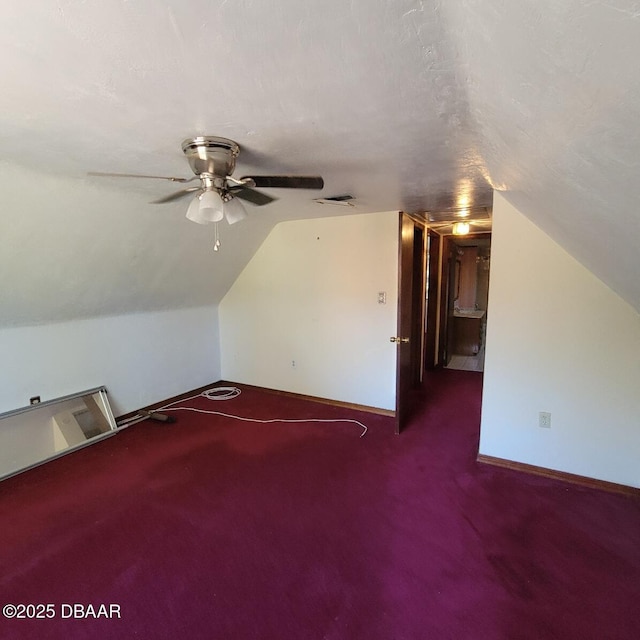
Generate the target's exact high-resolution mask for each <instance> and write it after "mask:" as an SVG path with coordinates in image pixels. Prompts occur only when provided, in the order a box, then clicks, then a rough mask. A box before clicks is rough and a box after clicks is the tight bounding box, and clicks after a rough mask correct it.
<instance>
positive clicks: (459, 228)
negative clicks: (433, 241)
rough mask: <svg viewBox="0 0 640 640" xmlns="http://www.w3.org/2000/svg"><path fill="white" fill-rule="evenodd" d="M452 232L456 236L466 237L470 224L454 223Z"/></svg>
mask: <svg viewBox="0 0 640 640" xmlns="http://www.w3.org/2000/svg"><path fill="white" fill-rule="evenodd" d="M452 232H453V235H454V236H466V235H467V234H468V233H469V223H468V222H456V223H454V225H453V229H452Z"/></svg>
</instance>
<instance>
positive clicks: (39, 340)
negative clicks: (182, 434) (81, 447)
mask: <svg viewBox="0 0 640 640" xmlns="http://www.w3.org/2000/svg"><path fill="white" fill-rule="evenodd" d="M217 315H218V314H217V307H213V306H209V307H199V308H193V309H183V310H177V311H175V310H174V311H162V312H153V313H142V314H133V315H122V316H114V317H101V318H93V319H84V320H75V321H70V322H64V323H59V324H49V325H38V326H28V327H15V328H9V329H2V330H0V361H1V362H3V364H4V373H3V376H2V377H3V381H2V385H1V386H0V412H4V411H9V410H12V409H17V408H19V407H23V406H26V405H28V404H29V398H30V397H32V396H36V395H39V396H40V397H41V399H42V400H43V401H44V400H49V399H51V398H57V397H60V396H64V395H68V394H71V393H75V392H78V391H84V390H86V389H90V388H93V387H98V386H101V385H105V386H106V387H107V391H108V394H109V402H110V403H111V407H112V409H113V412H114V414H115V415H122V414H123V413H127V412H129V411H133V410H135V409H139V408H140V407H143V406H146V405H149V404H152V403H153V402H157V401H160V400H163V399H165V398H168V397H171V396H174V395H177V394H180V393H184V392H185V391H188V390H190V389H194V388H197V387H201V386H203V385H206V384H208V383H211V382H216V381H218V380H219V379H220V354H219V349H218V344H219V335H218V318H217ZM8 363H10V365H9V364H8Z"/></svg>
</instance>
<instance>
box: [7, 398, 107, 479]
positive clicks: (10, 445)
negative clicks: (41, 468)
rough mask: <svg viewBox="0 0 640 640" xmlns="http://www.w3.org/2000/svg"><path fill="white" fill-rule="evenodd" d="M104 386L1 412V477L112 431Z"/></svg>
mask: <svg viewBox="0 0 640 640" xmlns="http://www.w3.org/2000/svg"><path fill="white" fill-rule="evenodd" d="M116 430H117V425H116V421H115V418H114V417H113V413H112V412H111V407H110V406H109V400H108V399H107V390H106V389H105V387H98V388H96V389H90V390H88V391H82V392H81V393H76V394H73V395H69V396H65V397H63V398H57V399H55V400H48V401H46V402H41V403H39V404H34V405H30V406H28V407H23V408H21V409H15V410H13V411H8V412H6V413H2V414H0V480H1V479H4V478H8V477H9V476H13V475H15V474H16V473H20V472H21V471H25V470H26V469H30V468H31V467H35V466H37V465H39V464H42V463H43V462H47V461H48V460H52V459H54V458H58V457H59V456H62V455H64V454H66V453H69V452H70V451H74V450H75V449H79V448H81V447H84V446H86V445H88V444H91V443H93V442H95V441H97V440H99V439H102V438H106V437H108V436H110V435H113V434H114V433H115V432H116Z"/></svg>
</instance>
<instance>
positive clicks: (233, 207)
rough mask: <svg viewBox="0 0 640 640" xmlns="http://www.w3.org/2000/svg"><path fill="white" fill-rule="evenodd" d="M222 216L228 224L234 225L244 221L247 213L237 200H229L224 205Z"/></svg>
mask: <svg viewBox="0 0 640 640" xmlns="http://www.w3.org/2000/svg"><path fill="white" fill-rule="evenodd" d="M224 215H225V217H226V218H227V222H228V223H229V224H235V223H236V222H240V220H244V219H245V218H246V217H247V212H246V211H245V209H244V207H243V206H242V202H240V200H238V198H231V200H228V201H227V202H225V203H224Z"/></svg>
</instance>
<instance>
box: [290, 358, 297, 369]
mask: <svg viewBox="0 0 640 640" xmlns="http://www.w3.org/2000/svg"><path fill="white" fill-rule="evenodd" d="M291 368H292V369H295V368H296V361H295V360H292V361H291Z"/></svg>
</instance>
